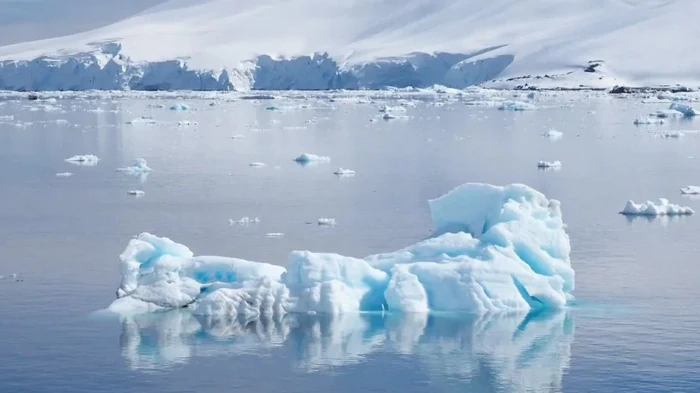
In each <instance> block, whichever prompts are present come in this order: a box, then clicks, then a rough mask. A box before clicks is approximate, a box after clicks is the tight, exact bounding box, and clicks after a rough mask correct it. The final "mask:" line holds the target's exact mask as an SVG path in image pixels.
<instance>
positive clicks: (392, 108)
mask: <svg viewBox="0 0 700 393" xmlns="http://www.w3.org/2000/svg"><path fill="white" fill-rule="evenodd" d="M379 112H381V113H391V112H406V108H405V107H403V106H387V105H382V106H381V107H380V108H379Z"/></svg>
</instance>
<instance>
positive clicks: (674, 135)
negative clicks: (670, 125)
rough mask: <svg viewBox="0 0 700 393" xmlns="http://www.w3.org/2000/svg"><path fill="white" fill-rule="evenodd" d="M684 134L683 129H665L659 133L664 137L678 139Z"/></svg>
mask: <svg viewBox="0 0 700 393" xmlns="http://www.w3.org/2000/svg"><path fill="white" fill-rule="evenodd" d="M684 136H685V133H683V131H666V132H663V133H661V137H662V138H666V139H678V138H683V137H684Z"/></svg>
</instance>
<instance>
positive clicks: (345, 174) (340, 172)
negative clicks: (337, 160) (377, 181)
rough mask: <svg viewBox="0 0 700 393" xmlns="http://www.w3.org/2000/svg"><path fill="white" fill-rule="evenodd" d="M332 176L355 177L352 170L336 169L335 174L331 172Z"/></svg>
mask: <svg viewBox="0 0 700 393" xmlns="http://www.w3.org/2000/svg"><path fill="white" fill-rule="evenodd" d="M333 174H334V175H336V176H341V177H350V176H355V171H353V170H352V169H344V168H338V169H336V171H335V172H333Z"/></svg>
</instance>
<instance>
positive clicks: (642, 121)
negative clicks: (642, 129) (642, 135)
mask: <svg viewBox="0 0 700 393" xmlns="http://www.w3.org/2000/svg"><path fill="white" fill-rule="evenodd" d="M664 123H666V120H664V119H663V118H660V117H638V118H636V119H634V124H635V125H646V124H664Z"/></svg>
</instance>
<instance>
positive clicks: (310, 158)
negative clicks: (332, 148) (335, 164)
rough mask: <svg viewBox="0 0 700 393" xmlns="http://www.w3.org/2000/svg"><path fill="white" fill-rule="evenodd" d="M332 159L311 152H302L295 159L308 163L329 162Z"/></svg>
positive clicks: (300, 162) (301, 162)
mask: <svg viewBox="0 0 700 393" xmlns="http://www.w3.org/2000/svg"><path fill="white" fill-rule="evenodd" d="M330 160H331V158H330V157H327V156H317V155H315V154H309V153H304V154H302V155H300V156H299V157H297V158H295V159H294V161H296V162H297V163H299V164H308V163H311V162H329V161H330Z"/></svg>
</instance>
